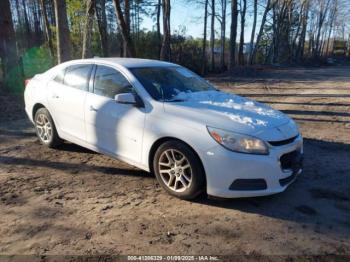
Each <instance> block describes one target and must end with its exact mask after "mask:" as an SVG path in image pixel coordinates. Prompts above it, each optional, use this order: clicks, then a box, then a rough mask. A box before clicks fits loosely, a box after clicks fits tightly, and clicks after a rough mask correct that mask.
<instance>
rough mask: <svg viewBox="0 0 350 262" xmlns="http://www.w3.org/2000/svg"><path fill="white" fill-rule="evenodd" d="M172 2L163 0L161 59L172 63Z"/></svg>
mask: <svg viewBox="0 0 350 262" xmlns="http://www.w3.org/2000/svg"><path fill="white" fill-rule="evenodd" d="M170 58H171V50H170V0H163V42H162V48H161V50H160V59H161V60H167V61H170Z"/></svg>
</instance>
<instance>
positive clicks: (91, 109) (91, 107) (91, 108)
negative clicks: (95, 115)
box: [90, 106, 98, 112]
mask: <svg viewBox="0 0 350 262" xmlns="http://www.w3.org/2000/svg"><path fill="white" fill-rule="evenodd" d="M90 111H94V112H97V111H98V110H97V109H96V108H94V107H93V106H90Z"/></svg>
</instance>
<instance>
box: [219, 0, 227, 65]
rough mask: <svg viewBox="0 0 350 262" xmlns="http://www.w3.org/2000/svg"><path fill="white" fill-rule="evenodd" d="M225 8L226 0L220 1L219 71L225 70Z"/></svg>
mask: <svg viewBox="0 0 350 262" xmlns="http://www.w3.org/2000/svg"><path fill="white" fill-rule="evenodd" d="M226 8H227V0H221V19H220V20H219V21H220V24H221V41H220V43H221V48H220V49H221V54H220V67H221V71H224V70H225V40H226Z"/></svg>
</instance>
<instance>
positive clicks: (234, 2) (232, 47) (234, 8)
mask: <svg viewBox="0 0 350 262" xmlns="http://www.w3.org/2000/svg"><path fill="white" fill-rule="evenodd" d="M237 4H238V3H237V0H232V1H231V28H230V30H231V31H230V60H229V64H228V65H229V70H232V69H233V68H234V66H235V65H236V39H237V21H238V8H237Z"/></svg>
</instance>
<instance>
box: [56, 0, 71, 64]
mask: <svg viewBox="0 0 350 262" xmlns="http://www.w3.org/2000/svg"><path fill="white" fill-rule="evenodd" d="M54 3H55V17H56V32H57V33H56V34H57V61H58V63H59V64H60V63H63V62H65V61H68V60H70V59H71V49H70V47H71V41H70V35H69V34H70V32H69V27H68V20H67V9H66V1H65V0H54Z"/></svg>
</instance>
